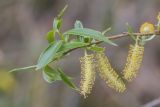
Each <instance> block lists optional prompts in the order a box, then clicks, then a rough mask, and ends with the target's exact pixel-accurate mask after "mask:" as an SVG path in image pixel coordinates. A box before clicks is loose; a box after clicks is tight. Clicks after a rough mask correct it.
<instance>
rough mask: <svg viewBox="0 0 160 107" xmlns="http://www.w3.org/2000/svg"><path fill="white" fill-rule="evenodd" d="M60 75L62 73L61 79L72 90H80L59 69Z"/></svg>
mask: <svg viewBox="0 0 160 107" xmlns="http://www.w3.org/2000/svg"><path fill="white" fill-rule="evenodd" d="M58 71H59V73H60V76H61V79H62V81H63V82H64V83H65V84H66V85H67V86H69V87H70V88H72V89H75V90H77V89H78V88H77V87H76V86H75V84H74V83H73V82H72V81H71V80H70V79H69V77H68V76H67V75H66V74H64V72H63V71H62V70H61V69H60V68H59V69H58Z"/></svg>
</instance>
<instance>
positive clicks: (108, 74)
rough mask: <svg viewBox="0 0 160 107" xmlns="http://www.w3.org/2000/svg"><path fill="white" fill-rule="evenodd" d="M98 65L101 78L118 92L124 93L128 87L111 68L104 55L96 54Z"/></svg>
mask: <svg viewBox="0 0 160 107" xmlns="http://www.w3.org/2000/svg"><path fill="white" fill-rule="evenodd" d="M96 64H97V68H98V72H99V75H100V77H101V78H102V79H103V80H104V81H105V82H106V84H107V85H108V86H109V87H111V88H112V89H115V90H116V91H118V92H124V91H125V89H126V87H125V84H124V82H123V81H122V79H121V78H120V77H119V75H118V74H117V73H116V71H115V70H114V69H113V68H112V67H111V64H110V62H109V60H108V58H107V56H105V54H104V53H97V54H96Z"/></svg>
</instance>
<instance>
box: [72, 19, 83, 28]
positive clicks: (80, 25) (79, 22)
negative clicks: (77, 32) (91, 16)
mask: <svg viewBox="0 0 160 107" xmlns="http://www.w3.org/2000/svg"><path fill="white" fill-rule="evenodd" d="M74 28H83V24H82V23H81V21H79V20H76V22H75V23H74Z"/></svg>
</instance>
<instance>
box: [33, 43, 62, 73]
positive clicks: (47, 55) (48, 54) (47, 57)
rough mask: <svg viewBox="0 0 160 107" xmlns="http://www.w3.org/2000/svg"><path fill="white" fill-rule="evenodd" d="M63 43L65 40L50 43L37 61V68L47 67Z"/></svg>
mask: <svg viewBox="0 0 160 107" xmlns="http://www.w3.org/2000/svg"><path fill="white" fill-rule="evenodd" d="M62 43H63V41H61V40H60V41H58V42H56V43H53V44H50V45H49V47H48V48H47V49H45V51H43V52H42V53H41V55H40V57H39V59H38V62H37V68H36V70H38V69H41V68H43V67H45V66H46V65H47V64H49V63H50V62H51V61H52V59H53V58H54V57H55V54H56V52H57V51H58V50H59V48H60V47H61V45H62Z"/></svg>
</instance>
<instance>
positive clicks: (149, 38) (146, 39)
mask: <svg viewBox="0 0 160 107" xmlns="http://www.w3.org/2000/svg"><path fill="white" fill-rule="evenodd" d="M155 37H156V35H152V36H150V37H147V36H146V37H145V39H144V41H145V42H147V41H150V40H152V39H154V38H155Z"/></svg>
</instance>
